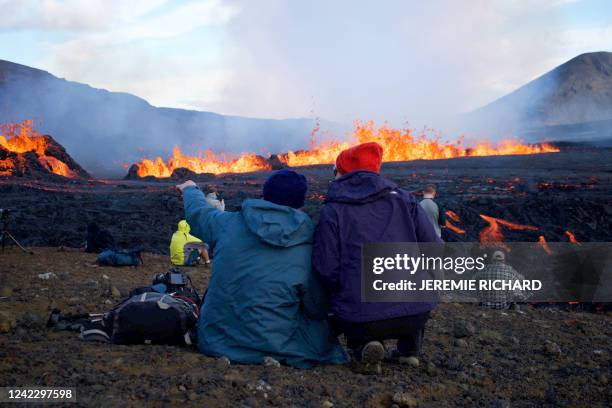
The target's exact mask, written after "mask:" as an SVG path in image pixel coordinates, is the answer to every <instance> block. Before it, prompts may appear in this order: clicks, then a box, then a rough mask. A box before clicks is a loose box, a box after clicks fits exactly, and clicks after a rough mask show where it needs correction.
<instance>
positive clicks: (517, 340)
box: [510, 336, 521, 346]
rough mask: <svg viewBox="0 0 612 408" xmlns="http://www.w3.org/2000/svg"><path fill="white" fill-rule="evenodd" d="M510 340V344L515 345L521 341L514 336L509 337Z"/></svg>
mask: <svg viewBox="0 0 612 408" xmlns="http://www.w3.org/2000/svg"><path fill="white" fill-rule="evenodd" d="M510 341H511V342H512V344H515V345H517V346H518V345H519V344H520V343H521V341H520V340H519V339H518V337H514V336H512V337H510Z"/></svg>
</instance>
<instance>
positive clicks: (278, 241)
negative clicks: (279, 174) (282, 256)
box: [242, 199, 314, 247]
mask: <svg viewBox="0 0 612 408" xmlns="http://www.w3.org/2000/svg"><path fill="white" fill-rule="evenodd" d="M242 216H243V218H244V222H245V223H246V225H247V227H248V228H249V230H250V231H252V232H253V233H254V234H255V235H257V236H258V237H259V238H260V239H261V240H262V241H264V242H267V243H268V244H271V245H275V246H279V247H291V246H295V245H300V244H306V243H312V234H313V232H314V224H313V223H312V220H311V219H310V217H309V216H308V215H307V214H306V213H304V212H302V211H300V210H296V209H294V208H291V207H287V206H284V205H278V204H274V203H272V202H270V201H265V200H259V199H249V200H246V201H245V202H244V203H242Z"/></svg>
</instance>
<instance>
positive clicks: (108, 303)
mask: <svg viewBox="0 0 612 408" xmlns="http://www.w3.org/2000/svg"><path fill="white" fill-rule="evenodd" d="M112 303H113V302H112V301H111V300H110V299H106V300H105V301H104V304H106V305H110V304H112Z"/></svg>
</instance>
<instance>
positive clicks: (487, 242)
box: [479, 214, 538, 250]
mask: <svg viewBox="0 0 612 408" xmlns="http://www.w3.org/2000/svg"><path fill="white" fill-rule="evenodd" d="M480 218H482V219H483V220H485V221H486V222H488V223H489V225H488V226H487V227H486V228H484V229H483V230H482V231H480V235H479V237H480V243H481V245H483V246H498V247H502V248H504V249H506V250H509V248H508V247H507V246H506V245H504V243H503V242H504V234H503V233H502V229H501V226H502V225H503V226H504V227H506V228H508V229H511V230H528V231H537V230H538V227H534V226H532V225H522V224H515V223H513V222H510V221H506V220H503V219H501V218H494V217H489V216H487V215H484V214H480Z"/></svg>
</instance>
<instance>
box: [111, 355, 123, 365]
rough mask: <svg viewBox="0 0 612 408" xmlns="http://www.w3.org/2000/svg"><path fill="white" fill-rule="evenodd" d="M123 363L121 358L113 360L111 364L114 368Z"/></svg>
mask: <svg viewBox="0 0 612 408" xmlns="http://www.w3.org/2000/svg"><path fill="white" fill-rule="evenodd" d="M123 363H124V361H123V359H122V358H121V357H119V358H116V359H114V360H113V362H112V364H113V365H114V366H122V365H123Z"/></svg>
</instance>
